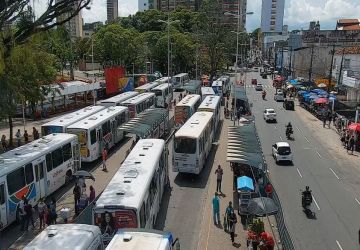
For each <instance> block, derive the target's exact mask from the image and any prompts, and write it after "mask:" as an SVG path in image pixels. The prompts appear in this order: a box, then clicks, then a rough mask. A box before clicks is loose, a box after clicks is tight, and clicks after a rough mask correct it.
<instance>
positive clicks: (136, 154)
mask: <svg viewBox="0 0 360 250" xmlns="http://www.w3.org/2000/svg"><path fill="white" fill-rule="evenodd" d="M164 147H165V141H164V140H161V139H141V140H139V141H138V143H136V145H135V147H134V148H133V149H132V150H131V152H130V154H129V155H128V156H127V157H126V159H125V161H124V162H123V163H122V164H121V167H120V168H119V170H118V171H117V172H116V173H115V175H114V177H113V178H112V179H111V181H110V182H109V184H108V185H107V187H106V188H105V190H104V191H103V193H102V194H101V196H100V198H99V199H98V200H97V201H96V206H95V208H94V209H95V210H96V209H97V208H100V209H106V207H107V206H109V207H111V206H115V207H117V206H123V207H125V208H136V209H137V208H139V209H140V207H141V202H142V199H143V196H144V195H145V193H146V191H147V189H148V186H149V185H150V182H151V179H152V176H153V174H154V172H155V166H156V162H157V161H159V159H160V156H161V153H162V152H163V150H164Z"/></svg>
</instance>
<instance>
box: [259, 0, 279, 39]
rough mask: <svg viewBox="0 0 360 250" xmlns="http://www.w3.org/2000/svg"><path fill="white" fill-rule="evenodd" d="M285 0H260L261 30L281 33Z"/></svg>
mask: <svg viewBox="0 0 360 250" xmlns="http://www.w3.org/2000/svg"><path fill="white" fill-rule="evenodd" d="M284 7H285V0H262V6H261V32H263V33H275V32H276V33H281V32H282V28H283V21H284Z"/></svg>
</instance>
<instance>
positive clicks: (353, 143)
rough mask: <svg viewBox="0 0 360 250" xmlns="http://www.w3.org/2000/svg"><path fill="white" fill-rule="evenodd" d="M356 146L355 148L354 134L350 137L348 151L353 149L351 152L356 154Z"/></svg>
mask: <svg viewBox="0 0 360 250" xmlns="http://www.w3.org/2000/svg"><path fill="white" fill-rule="evenodd" d="M354 148H355V138H354V136H353V135H352V136H351V137H350V139H349V142H348V148H347V150H346V151H349V150H350V151H351V154H354Z"/></svg>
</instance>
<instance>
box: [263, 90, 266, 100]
mask: <svg viewBox="0 0 360 250" xmlns="http://www.w3.org/2000/svg"><path fill="white" fill-rule="evenodd" d="M265 97H266V91H265V90H263V92H262V98H263V99H265Z"/></svg>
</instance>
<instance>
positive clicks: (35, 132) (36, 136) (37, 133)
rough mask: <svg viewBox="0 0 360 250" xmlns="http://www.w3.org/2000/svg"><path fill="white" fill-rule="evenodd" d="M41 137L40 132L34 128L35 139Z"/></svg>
mask: <svg viewBox="0 0 360 250" xmlns="http://www.w3.org/2000/svg"><path fill="white" fill-rule="evenodd" d="M39 137H40V135H39V131H37V129H36V128H35V127H33V138H34V140H37V139H39Z"/></svg>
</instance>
